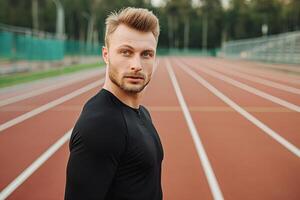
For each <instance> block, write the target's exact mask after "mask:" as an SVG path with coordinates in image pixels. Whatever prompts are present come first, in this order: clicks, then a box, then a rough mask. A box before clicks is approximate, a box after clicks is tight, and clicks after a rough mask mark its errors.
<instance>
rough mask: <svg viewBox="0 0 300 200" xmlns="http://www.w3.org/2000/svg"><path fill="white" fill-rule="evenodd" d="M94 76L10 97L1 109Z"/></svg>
mask: <svg viewBox="0 0 300 200" xmlns="http://www.w3.org/2000/svg"><path fill="white" fill-rule="evenodd" d="M104 72H105V68H104V69H101V71H100V74H99V75H102V74H103V73H104ZM93 76H95V74H88V75H86V76H80V77H79V78H76V79H71V80H68V81H66V82H62V83H58V84H55V85H50V86H48V87H45V88H41V89H38V90H34V91H31V92H28V93H25V94H21V95H18V96H13V97H9V98H7V99H4V100H0V107H2V106H6V105H8V104H12V103H16V102H18V101H22V100H25V99H28V98H30V97H34V96H37V95H40V94H43V93H46V92H50V91H52V90H55V89H58V88H62V87H65V86H68V85H71V84H72V83H76V82H79V81H83V80H86V79H88V78H91V77H93Z"/></svg>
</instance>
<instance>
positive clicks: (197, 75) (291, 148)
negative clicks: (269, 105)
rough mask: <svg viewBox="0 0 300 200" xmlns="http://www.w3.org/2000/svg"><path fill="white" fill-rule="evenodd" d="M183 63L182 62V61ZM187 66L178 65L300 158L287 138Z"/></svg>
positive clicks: (299, 154) (297, 150)
mask: <svg viewBox="0 0 300 200" xmlns="http://www.w3.org/2000/svg"><path fill="white" fill-rule="evenodd" d="M181 63H182V62H181ZM183 65H184V66H185V67H183V66H181V65H180V64H178V66H179V67H180V68H181V69H182V70H183V71H185V72H186V73H187V74H189V75H190V76H191V77H193V78H194V79H195V80H196V81H198V82H199V83H200V84H201V85H203V86H204V87H206V88H207V89H208V90H209V91H211V92H212V93H213V94H214V95H216V96H217V97H219V98H220V99H221V100H222V101H224V102H225V103H226V104H228V105H229V106H230V107H232V108H233V109H234V110H236V111H237V112H238V113H239V114H241V115H242V116H243V117H245V118H246V119H248V120H249V121H250V122H251V123H253V124H254V125H255V126H257V127H258V128H260V129H261V130H262V131H263V132H265V133H266V134H267V135H269V136H270V137H271V138H272V139H274V140H276V141H277V142H278V143H279V144H281V145H282V146H284V147H285V148H286V149H287V150H289V151H290V152H291V153H293V154H294V155H296V156H297V157H298V158H300V150H299V149H298V148H297V147H296V146H294V145H293V144H291V143H290V142H288V141H287V140H286V139H284V138H283V137H281V136H280V135H279V134H278V133H276V132H275V131H274V130H272V129H271V128H269V127H268V126H267V125H265V124H264V123H262V122H261V121H259V120H258V119H257V118H255V117H254V116H253V115H251V114H250V113H248V112H247V111H246V110H244V109H243V108H242V107H240V106H239V105H238V104H237V103H235V102H234V101H232V100H231V99H229V98H228V97H227V96H226V95H224V94H223V93H222V92H220V91H219V90H218V89H216V88H215V87H214V86H212V85H211V84H210V83H209V82H208V81H206V80H205V79H203V78H202V77H201V76H200V75H199V74H198V73H196V72H194V71H193V70H191V69H190V68H189V67H188V66H187V65H185V64H183Z"/></svg>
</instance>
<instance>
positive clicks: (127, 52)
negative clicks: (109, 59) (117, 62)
mask: <svg viewBox="0 0 300 200" xmlns="http://www.w3.org/2000/svg"><path fill="white" fill-rule="evenodd" d="M121 54H122V55H124V56H130V55H131V52H130V51H129V50H123V51H121Z"/></svg>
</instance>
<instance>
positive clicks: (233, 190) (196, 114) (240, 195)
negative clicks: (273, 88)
mask: <svg viewBox="0 0 300 200" xmlns="http://www.w3.org/2000/svg"><path fill="white" fill-rule="evenodd" d="M177 64H178V62H177V60H176V62H175V61H173V62H172V65H173V69H174V70H175V73H176V76H177V78H178V81H179V83H180V85H181V88H182V91H183V95H184V98H185V99H186V101H187V104H188V105H189V106H190V111H191V114H192V117H193V120H194V122H195V124H196V127H197V130H198V132H199V134H200V136H201V138H202V141H203V143H204V147H205V149H206V151H207V154H208V158H209V159H210V162H211V164H212V167H213V169H214V172H215V175H216V177H217V180H218V182H219V184H220V188H221V190H222V192H223V195H224V198H225V199H232V200H239V199H243V200H248V199H249V200H250V199H251V200H252V199H264V200H277V199H278V200H282V199H289V200H297V199H300V192H299V187H298V186H299V185H300V171H299V169H300V159H299V157H297V156H295V155H294V154H292V153H291V152H290V151H288V150H287V149H285V148H284V147H283V146H282V145H280V144H279V143H278V142H276V141H275V140H273V139H272V138H271V137H269V136H268V135H266V134H265V133H264V132H263V131H262V130H261V129H259V128H258V127H257V126H255V125H254V124H253V123H251V122H250V121H249V120H247V119H245V118H244V117H243V116H241V115H240V114H239V113H237V112H235V111H234V110H233V109H232V108H231V107H229V106H228V105H227V104H225V103H223V102H221V101H220V99H219V98H218V97H216V96H214V95H212V93H211V92H210V91H208V89H207V88H206V87H204V86H203V85H201V84H200V83H199V82H197V81H196V80H195V79H193V78H192V77H191V76H190V75H188V74H187V73H186V72H185V71H184V70H182V69H181V68H179V66H178V65H177ZM197 73H198V74H199V75H201V76H202V77H203V78H204V79H205V80H207V81H208V82H210V83H211V84H212V85H213V86H215V87H216V88H217V89H219V90H220V91H221V92H223V93H224V94H225V95H228V96H229V98H232V99H233V100H234V101H235V102H236V103H238V104H240V105H242V107H244V106H256V107H266V106H269V107H275V106H276V105H273V104H272V103H270V102H267V101H265V100H261V99H260V100H257V99H256V98H255V97H254V96H253V95H249V94H247V93H245V92H243V91H241V90H237V89H236V88H234V87H232V86H230V85H228V84H226V83H224V82H222V81H220V80H217V79H214V78H212V77H210V76H208V75H206V74H205V73H203V72H201V71H197ZM208 97H210V98H212V99H211V100H208ZM273 114H274V113H273ZM279 114H280V113H279ZM273 123H274V122H273ZM275 123H281V122H280V121H276V122H275ZM290 125H292V126H297V124H294V123H293V122H292V123H291V124H290ZM271 128H273V127H271ZM298 132H299V131H298ZM283 135H285V136H286V134H285V133H284V134H283ZM291 140H292V138H291ZM293 142H294V143H297V141H296V140H293Z"/></svg>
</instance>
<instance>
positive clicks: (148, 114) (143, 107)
mask: <svg viewBox="0 0 300 200" xmlns="http://www.w3.org/2000/svg"><path fill="white" fill-rule="evenodd" d="M140 107H141V112H143V113H144V115H145V116H146V118H147V119H148V120H150V121H152V118H151V115H150V112H149V111H148V109H147V108H146V107H145V106H142V105H141V106H140Z"/></svg>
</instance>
